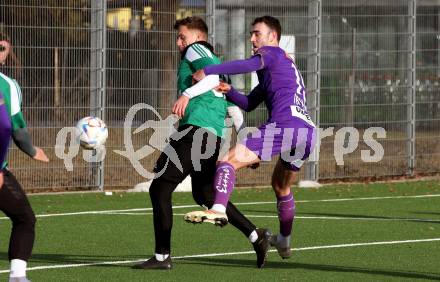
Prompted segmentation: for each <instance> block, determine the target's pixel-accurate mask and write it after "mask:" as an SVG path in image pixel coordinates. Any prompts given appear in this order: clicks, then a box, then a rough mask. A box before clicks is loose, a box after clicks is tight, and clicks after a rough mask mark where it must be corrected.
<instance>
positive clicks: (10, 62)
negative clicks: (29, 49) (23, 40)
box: [0, 31, 21, 80]
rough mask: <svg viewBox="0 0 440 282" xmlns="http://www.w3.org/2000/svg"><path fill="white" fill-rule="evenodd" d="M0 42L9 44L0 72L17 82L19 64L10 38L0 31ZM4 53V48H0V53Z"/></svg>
mask: <svg viewBox="0 0 440 282" xmlns="http://www.w3.org/2000/svg"><path fill="white" fill-rule="evenodd" d="M0 41H7V42H8V43H9V44H11V46H10V49H9V54H8V56H7V57H6V61H5V62H2V64H0V72H2V73H4V74H6V75H7V76H9V77H12V78H14V79H16V80H19V79H20V76H21V62H20V60H19V59H18V57H17V56H16V55H15V53H14V50H13V47H12V41H11V37H10V36H9V35H8V34H7V33H6V32H4V31H0ZM4 51H5V48H4V46H3V48H0V52H4Z"/></svg>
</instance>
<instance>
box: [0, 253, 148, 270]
mask: <svg viewBox="0 0 440 282" xmlns="http://www.w3.org/2000/svg"><path fill="white" fill-rule="evenodd" d="M149 257H151V255H148V256H145V255H122V256H121V255H80V254H38V253H35V254H32V256H31V259H30V263H31V264H33V265H35V264H39V263H44V264H50V263H53V264H57V265H58V264H82V263H100V262H111V261H124V260H127V261H137V260H142V258H144V259H145V260H146V259H148V258H149ZM0 259H3V260H7V259H8V253H6V252H0ZM129 264H130V263H127V264H109V265H96V266H119V267H126V266H127V265H129Z"/></svg>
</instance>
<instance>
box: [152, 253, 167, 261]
mask: <svg viewBox="0 0 440 282" xmlns="http://www.w3.org/2000/svg"><path fill="white" fill-rule="evenodd" d="M154 256H155V257H156V259H157V260H158V261H164V260H166V259H167V258H168V257H169V256H170V254H154Z"/></svg>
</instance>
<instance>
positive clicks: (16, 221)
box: [12, 209, 37, 232]
mask: <svg viewBox="0 0 440 282" xmlns="http://www.w3.org/2000/svg"><path fill="white" fill-rule="evenodd" d="M36 222H37V218H36V217H35V214H34V212H33V211H32V209H30V210H29V211H27V212H25V213H23V214H22V215H19V216H17V217H15V218H13V219H12V224H13V226H14V227H20V228H24V229H26V230H28V231H29V232H34V230H35V224H36Z"/></svg>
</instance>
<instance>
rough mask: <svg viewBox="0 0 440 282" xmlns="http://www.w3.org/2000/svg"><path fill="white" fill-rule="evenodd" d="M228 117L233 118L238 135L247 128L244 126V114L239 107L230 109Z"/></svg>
mask: <svg viewBox="0 0 440 282" xmlns="http://www.w3.org/2000/svg"><path fill="white" fill-rule="evenodd" d="M228 115H229V116H230V117H231V118H232V123H233V124H234V127H235V130H236V131H237V133H238V132H239V131H240V130H242V129H243V128H244V127H246V125H245V124H244V118H243V113H242V112H241V110H240V108H239V107H238V106H230V107H228Z"/></svg>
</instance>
